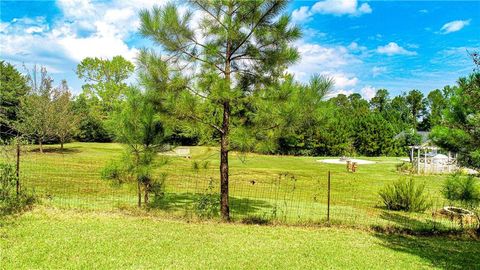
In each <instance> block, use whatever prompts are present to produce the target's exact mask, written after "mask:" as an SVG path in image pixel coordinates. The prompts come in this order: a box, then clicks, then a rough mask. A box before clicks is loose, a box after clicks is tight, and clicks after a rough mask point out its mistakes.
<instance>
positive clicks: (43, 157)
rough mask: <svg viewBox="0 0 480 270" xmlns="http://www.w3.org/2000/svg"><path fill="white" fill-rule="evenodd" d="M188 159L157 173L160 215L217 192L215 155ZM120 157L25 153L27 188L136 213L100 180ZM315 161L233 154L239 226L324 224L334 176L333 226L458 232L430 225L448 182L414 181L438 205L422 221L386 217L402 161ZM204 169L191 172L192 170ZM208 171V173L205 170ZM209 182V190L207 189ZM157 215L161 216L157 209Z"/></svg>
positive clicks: (92, 152) (125, 194) (107, 150)
mask: <svg viewBox="0 0 480 270" xmlns="http://www.w3.org/2000/svg"><path fill="white" fill-rule="evenodd" d="M191 154H192V158H191V159H186V158H182V157H165V156H161V157H159V160H162V159H164V158H168V163H167V165H163V166H160V165H158V166H156V169H155V174H156V175H159V174H160V173H166V174H167V179H166V196H165V198H164V199H163V200H162V201H161V202H160V203H159V204H158V206H159V207H158V209H160V211H162V212H168V213H172V214H176V215H181V216H185V215H188V214H189V212H190V210H191V208H192V205H193V204H194V202H195V200H196V199H197V198H198V196H199V194H205V193H208V192H212V193H216V192H217V190H218V182H219V180H218V179H219V176H218V170H217V168H218V152H217V150H216V148H209V147H192V148H191ZM121 155H122V146H121V145H118V144H100V143H72V144H67V145H66V150H65V151H64V152H63V153H61V152H59V151H58V148H57V146H48V147H47V151H46V153H44V154H40V153H38V152H36V151H35V148H30V150H28V151H25V152H24V153H23V154H22V163H21V172H22V173H21V174H22V181H23V186H24V187H26V188H29V189H35V191H36V192H37V193H38V194H40V195H42V196H43V197H44V198H45V199H44V200H43V202H44V204H47V205H53V206H55V207H60V208H81V209H96V210H112V209H118V208H133V207H135V205H136V193H135V187H134V186H133V185H124V186H120V187H119V186H113V185H112V184H111V183H109V182H107V181H105V180H102V179H101V178H100V172H101V170H102V168H103V167H104V166H105V165H106V164H108V163H109V162H111V161H112V160H115V159H119V158H120V157H121ZM318 159H320V158H317V157H292V156H267V155H256V154H248V155H242V154H237V153H232V154H231V158H230V163H231V176H230V182H231V185H230V191H231V208H232V216H233V218H234V219H237V220H238V219H242V218H244V217H250V216H263V217H268V218H272V219H274V220H278V221H281V222H287V223H304V222H309V223H312V222H313V223H318V222H319V223H323V222H325V220H326V216H327V172H328V171H331V174H332V178H331V212H330V217H331V222H332V223H340V224H346V225H352V226H372V225H381V226H384V225H387V226H399V227H402V228H410V229H416V230H424V229H432V228H433V229H436V230H442V229H451V228H455V227H456V226H457V225H456V224H454V223H452V222H450V221H448V220H445V219H438V218H435V217H434V218H432V211H433V210H435V209H438V208H440V207H442V206H443V205H444V204H446V202H445V201H444V200H443V199H442V197H441V195H440V189H441V185H442V183H443V181H444V179H445V176H441V175H430V176H413V177H414V178H415V179H416V180H417V181H418V182H421V183H424V184H425V185H426V187H427V188H426V189H427V191H428V193H429V195H430V198H431V201H432V203H433V205H432V209H431V210H427V211H426V212H425V213H421V214H418V213H417V214H413V213H411V214H405V213H399V212H391V211H386V210H385V209H383V208H382V203H381V201H380V198H379V196H378V191H379V190H380V189H381V188H382V187H383V186H385V185H386V184H388V183H391V182H393V181H395V180H398V179H402V178H407V177H411V176H406V175H402V174H400V173H398V172H397V171H396V168H395V165H396V164H398V163H401V161H399V158H394V157H392V158H389V157H381V158H363V159H368V160H372V161H376V163H375V164H373V165H360V167H359V169H358V171H357V172H356V173H348V172H346V169H345V166H344V165H338V164H325V163H320V162H317V160H318ZM195 162H196V163H198V164H199V166H198V167H199V169H194V166H193V163H195ZM204 167H205V168H204ZM209 183H211V184H212V185H213V187H212V190H211V191H209V190H208V189H207V187H208V185H209ZM155 211H156V210H155Z"/></svg>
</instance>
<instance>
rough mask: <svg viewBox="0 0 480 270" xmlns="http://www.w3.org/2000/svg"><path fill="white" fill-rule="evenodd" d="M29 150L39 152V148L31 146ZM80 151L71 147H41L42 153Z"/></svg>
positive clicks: (71, 152)
mask: <svg viewBox="0 0 480 270" xmlns="http://www.w3.org/2000/svg"><path fill="white" fill-rule="evenodd" d="M29 152H32V153H40V148H33V149H31V150H30V151H29ZM80 152H81V151H80V149H78V148H72V147H68V148H63V149H61V148H60V147H53V148H51V147H47V148H43V153H58V154H73V153H80Z"/></svg>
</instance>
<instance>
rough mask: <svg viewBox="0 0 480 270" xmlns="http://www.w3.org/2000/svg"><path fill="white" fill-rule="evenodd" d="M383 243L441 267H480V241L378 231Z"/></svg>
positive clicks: (376, 235) (385, 245)
mask: <svg viewBox="0 0 480 270" xmlns="http://www.w3.org/2000/svg"><path fill="white" fill-rule="evenodd" d="M375 237H377V238H378V239H380V240H381V241H382V243H381V244H382V245H383V246H384V247H386V248H389V249H392V250H394V251H396V252H403V253H408V254H412V255H415V256H418V257H420V258H422V259H423V260H426V261H428V262H429V263H430V264H431V265H432V266H434V267H436V268H441V269H480V260H479V258H480V241H478V240H471V239H470V240H467V239H454V238H447V237H425V236H405V235H394V234H383V233H376V234H375Z"/></svg>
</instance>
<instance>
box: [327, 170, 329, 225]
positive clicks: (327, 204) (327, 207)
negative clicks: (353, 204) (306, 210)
mask: <svg viewBox="0 0 480 270" xmlns="http://www.w3.org/2000/svg"><path fill="white" fill-rule="evenodd" d="M327 222H328V223H330V171H328V200H327Z"/></svg>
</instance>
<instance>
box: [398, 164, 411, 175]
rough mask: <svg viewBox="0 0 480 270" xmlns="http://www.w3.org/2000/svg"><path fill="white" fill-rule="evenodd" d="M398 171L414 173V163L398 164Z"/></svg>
mask: <svg viewBox="0 0 480 270" xmlns="http://www.w3.org/2000/svg"><path fill="white" fill-rule="evenodd" d="M396 167H397V171H398V172H401V173H411V172H412V171H413V166H412V163H410V162H403V163H402V164H397V165H396Z"/></svg>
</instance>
